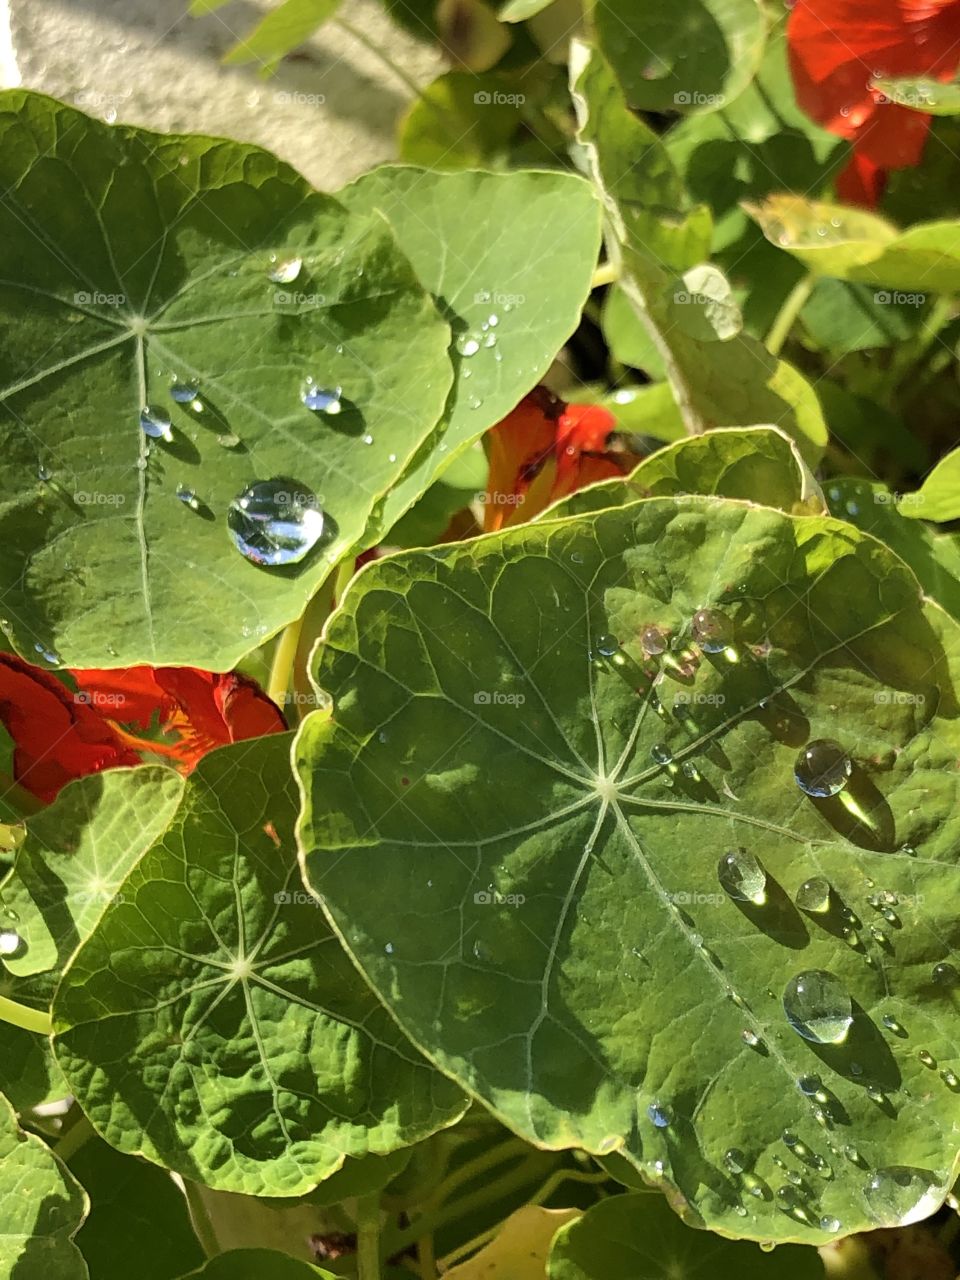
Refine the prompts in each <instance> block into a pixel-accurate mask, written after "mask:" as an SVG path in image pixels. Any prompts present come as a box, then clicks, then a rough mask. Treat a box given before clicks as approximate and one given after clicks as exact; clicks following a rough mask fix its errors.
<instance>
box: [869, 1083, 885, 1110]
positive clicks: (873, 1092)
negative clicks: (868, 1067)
mask: <svg viewBox="0 0 960 1280" xmlns="http://www.w3.org/2000/svg"><path fill="white" fill-rule="evenodd" d="M867 1097H868V1098H869V1099H870V1101H871V1102H875V1103H876V1104H877V1106H878V1107H882V1106H884V1104H885V1103H886V1101H887V1095H886V1094H885V1093H884V1092H883V1090H882V1089H881V1088H880V1086H879V1085H876V1084H870V1085H867Z"/></svg>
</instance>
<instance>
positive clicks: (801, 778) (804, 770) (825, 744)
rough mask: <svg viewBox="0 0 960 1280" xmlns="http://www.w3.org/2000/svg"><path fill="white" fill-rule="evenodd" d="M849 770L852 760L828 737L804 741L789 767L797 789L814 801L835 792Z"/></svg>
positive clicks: (838, 790)
mask: <svg viewBox="0 0 960 1280" xmlns="http://www.w3.org/2000/svg"><path fill="white" fill-rule="evenodd" d="M852 772H853V762H852V761H851V759H850V757H849V756H848V755H847V753H846V751H844V749H843V747H841V746H840V744H839V742H833V741H832V740H831V739H829V738H817V739H816V740H815V741H813V742H808V743H807V745H806V746H805V747H804V748H803V750H802V751H801V752H800V754H799V755H798V756H797V762H796V764H795V765H794V768H793V774H794V777H795V778H796V780H797V786H798V787H799V788H800V790H801V791H802V792H803V793H804V794H805V795H808V796H813V797H814V798H815V799H818V800H822V799H826V798H828V797H829V796H835V795H838V794H839V793H840V792H841V791H842V790H843V789H844V787H845V786H846V785H847V783H848V782H849V780H850V775H851V773H852Z"/></svg>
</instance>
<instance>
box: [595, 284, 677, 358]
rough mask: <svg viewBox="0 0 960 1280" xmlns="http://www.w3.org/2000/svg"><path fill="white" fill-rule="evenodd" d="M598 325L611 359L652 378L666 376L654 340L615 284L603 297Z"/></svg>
mask: <svg viewBox="0 0 960 1280" xmlns="http://www.w3.org/2000/svg"><path fill="white" fill-rule="evenodd" d="M602 326H603V336H604V338H605V339H606V342H607V346H608V347H609V348H610V352H611V354H612V355H613V357H614V359H616V360H619V361H620V362H621V364H627V365H630V366H631V367H632V368H634V369H641V370H642V371H643V372H644V373H645V374H646V375H647V377H648V378H651V379H652V380H653V381H654V382H659V381H661V380H662V379H663V378H665V377H666V376H667V373H666V369H665V368H664V365H663V356H661V354H660V352H659V351H658V350H657V344H656V342H655V341H654V340H653V337H652V335H651V334H650V332H649V330H648V329H647V328H646V326H645V325H644V323H643V321H642V320H641V319H640V317H639V316H638V315H637V313H636V311H634V309H633V307H632V305H631V303H630V299H629V298H628V297H627V295H626V294H625V293H624V292H623V290H622V289H621V288H619V287H618V286H617V285H614V287H613V288H612V289H611V290H610V291H609V293H608V294H607V296H606V298H604V301H603V312H602Z"/></svg>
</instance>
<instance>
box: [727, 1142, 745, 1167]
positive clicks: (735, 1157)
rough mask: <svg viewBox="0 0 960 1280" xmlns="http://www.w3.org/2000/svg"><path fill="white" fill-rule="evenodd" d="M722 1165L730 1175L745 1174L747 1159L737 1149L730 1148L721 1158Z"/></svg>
mask: <svg viewBox="0 0 960 1280" xmlns="http://www.w3.org/2000/svg"><path fill="white" fill-rule="evenodd" d="M723 1163H724V1164H725V1165H726V1166H727V1168H728V1169H729V1170H730V1172H731V1173H746V1171H747V1157H746V1156H745V1155H744V1154H743V1152H742V1151H741V1150H740V1148H739V1147H730V1149H729V1150H728V1151H727V1152H726V1153H725V1155H724V1157H723Z"/></svg>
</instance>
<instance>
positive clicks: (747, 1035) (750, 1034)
mask: <svg viewBox="0 0 960 1280" xmlns="http://www.w3.org/2000/svg"><path fill="white" fill-rule="evenodd" d="M740 1039H741V1040H742V1041H743V1043H744V1044H746V1045H749V1046H750V1048H751V1049H756V1047H757V1046H758V1045H759V1044H760V1037H759V1036H758V1035H757V1033H756V1032H755V1031H751V1030H750V1028H749V1027H744V1029H743V1030H742V1031H741V1032H740Z"/></svg>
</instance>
